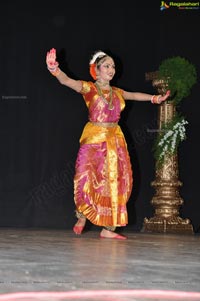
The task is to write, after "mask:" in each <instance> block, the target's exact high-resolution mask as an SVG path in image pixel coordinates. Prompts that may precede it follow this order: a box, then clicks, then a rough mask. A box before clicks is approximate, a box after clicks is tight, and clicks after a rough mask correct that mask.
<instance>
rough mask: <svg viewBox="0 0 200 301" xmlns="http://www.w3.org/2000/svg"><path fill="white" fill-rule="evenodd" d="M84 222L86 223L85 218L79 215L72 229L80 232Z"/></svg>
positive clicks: (77, 232)
mask: <svg viewBox="0 0 200 301" xmlns="http://www.w3.org/2000/svg"><path fill="white" fill-rule="evenodd" d="M85 223H86V218H84V217H81V218H79V219H78V221H77V222H76V224H75V225H74V227H73V231H74V233H76V234H81V233H82V232H83V229H84V227H85Z"/></svg>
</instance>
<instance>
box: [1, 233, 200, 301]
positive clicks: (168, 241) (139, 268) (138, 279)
mask: <svg viewBox="0 0 200 301" xmlns="http://www.w3.org/2000/svg"><path fill="white" fill-rule="evenodd" d="M124 234H126V235H127V236H128V239H127V240H125V241H120V240H112V239H100V238H99V232H98V231H88V232H86V233H83V234H82V235H81V236H76V235H75V234H73V232H72V231H70V230H52V229H48V230H46V229H10V228H0V293H1V294H5V293H13V292H30V291H32V292H33V291H37V292H39V291H49V292H51V291H54V292H55V291H57V292H61V291H62V292H63V291H75V290H78V291H79V290H136V289H142V290H147V289H151V290H154V289H155V290H175V291H186V292H200V236H199V235H197V234H194V235H169V234H147V233H140V232H136V233H134V232H131V231H129V232H124ZM45 300H46V299H45ZM98 300H99V299H98ZM112 300H113V299H112ZM130 300H133V299H130ZM134 300H136V299H134ZM156 300H158V299H156ZM191 300H193V299H191Z"/></svg>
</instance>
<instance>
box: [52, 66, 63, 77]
mask: <svg viewBox="0 0 200 301" xmlns="http://www.w3.org/2000/svg"><path fill="white" fill-rule="evenodd" d="M60 71H61V70H60V68H57V69H56V70H55V71H53V72H52V71H50V72H51V74H52V75H53V76H58V75H59V74H60Z"/></svg>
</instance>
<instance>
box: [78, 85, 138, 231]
mask: <svg viewBox="0 0 200 301" xmlns="http://www.w3.org/2000/svg"><path fill="white" fill-rule="evenodd" d="M82 84H83V87H82V91H81V94H82V95H83V98H84V100H85V102H86V105H87V107H88V110H89V122H88V123H87V124H86V126H85V127H84V130H83V133H82V136H81V138H80V149H79V152H78V156H77V160H76V167H75V177H74V200H75V204H76V210H77V211H78V212H81V213H83V214H84V216H85V217H86V218H87V219H88V220H90V221H91V222H92V223H93V224H95V225H98V226H114V227H120V226H125V225H126V224H127V223H128V215H127V209H126V203H127V201H128V199H129V197H130V194H131V190H132V182H133V181H132V168H131V163H130V158H129V154H128V151H127V145H126V141H125V138H124V135H123V133H122V131H121V128H120V126H119V125H118V124H117V123H118V121H119V119H120V113H121V111H122V110H123V109H124V107H125V102H124V99H123V96H122V95H123V91H122V90H121V89H119V88H115V87H112V99H113V109H112V110H111V109H109V106H108V104H107V103H105V101H104V100H103V99H102V98H101V97H100V96H99V95H98V91H97V88H96V86H95V84H94V83H92V82H85V81H82ZM105 92H106V91H105Z"/></svg>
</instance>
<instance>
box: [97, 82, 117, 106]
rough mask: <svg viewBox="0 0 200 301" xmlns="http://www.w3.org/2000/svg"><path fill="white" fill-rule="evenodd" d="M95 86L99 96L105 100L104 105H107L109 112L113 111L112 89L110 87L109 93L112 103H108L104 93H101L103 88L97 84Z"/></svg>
mask: <svg viewBox="0 0 200 301" xmlns="http://www.w3.org/2000/svg"><path fill="white" fill-rule="evenodd" d="M95 86H96V88H97V92H98V95H99V96H100V97H101V99H102V100H103V102H104V103H106V104H107V105H108V110H113V109H114V105H113V103H112V102H113V97H112V96H113V93H112V92H113V91H112V87H110V91H109V94H110V96H109V98H110V101H108V100H107V99H106V98H105V97H104V96H103V93H102V91H101V88H100V87H99V85H98V84H97V82H96V83H95Z"/></svg>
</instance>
